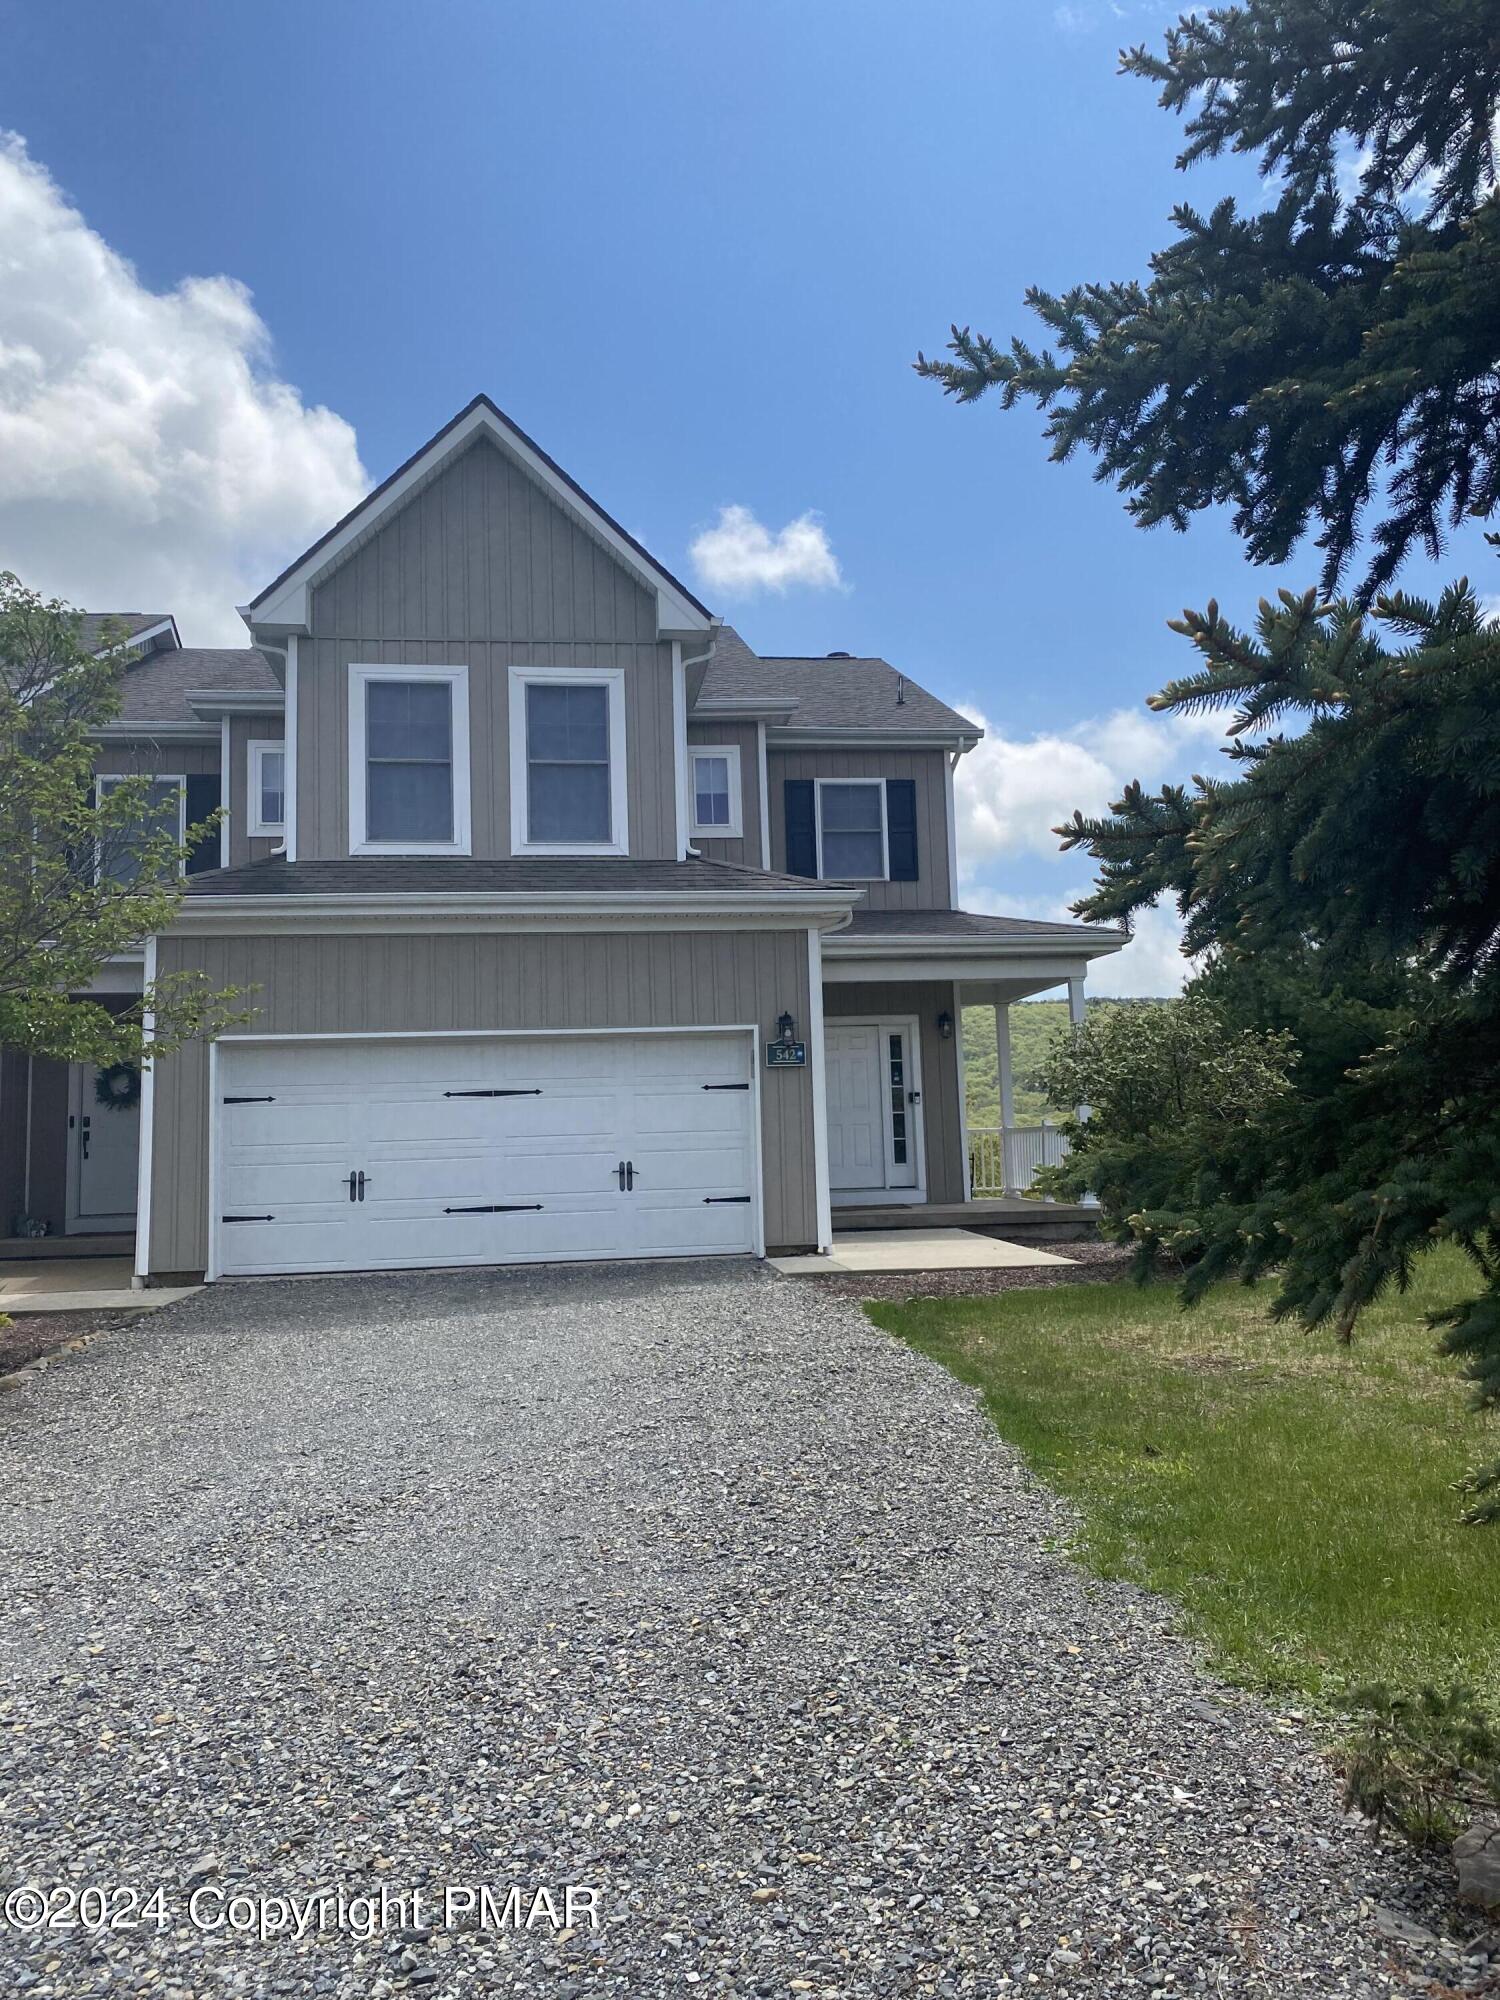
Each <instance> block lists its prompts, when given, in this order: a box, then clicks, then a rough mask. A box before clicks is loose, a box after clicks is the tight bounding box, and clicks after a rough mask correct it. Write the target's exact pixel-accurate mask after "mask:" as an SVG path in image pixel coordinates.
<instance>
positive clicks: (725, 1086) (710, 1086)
mask: <svg viewBox="0 0 1500 2000" xmlns="http://www.w3.org/2000/svg"><path fill="white" fill-rule="evenodd" d="M703 1088H704V1089H705V1090H748V1089H749V1088H750V1086H749V1084H748V1083H705V1084H704V1086H703Z"/></svg>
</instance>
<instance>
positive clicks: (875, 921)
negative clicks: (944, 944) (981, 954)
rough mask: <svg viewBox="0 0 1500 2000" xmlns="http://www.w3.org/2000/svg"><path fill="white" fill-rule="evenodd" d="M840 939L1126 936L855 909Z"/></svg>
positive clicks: (1013, 920) (1008, 920) (1026, 920)
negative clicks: (851, 920) (851, 919)
mask: <svg viewBox="0 0 1500 2000" xmlns="http://www.w3.org/2000/svg"><path fill="white" fill-rule="evenodd" d="M833 936H834V941H835V942H836V941H837V940H838V939H839V938H847V937H859V938H890V939H891V940H892V942H894V941H895V940H897V939H899V938H904V937H911V938H918V937H924V938H954V939H960V938H978V939H983V938H1009V937H1035V938H1075V939H1079V940H1082V939H1086V938H1093V939H1095V940H1096V941H1097V942H1100V943H1104V942H1106V941H1109V940H1112V939H1115V938H1119V939H1120V941H1121V942H1122V943H1123V941H1124V937H1125V933H1124V932H1123V931H1121V930H1117V929H1116V928H1115V926H1114V925H1113V924H1048V923H1040V922H1038V921H1037V920H1036V919H1035V918H1032V917H991V916H980V915H979V914H978V913H977V912H975V911H971V910H864V909H856V910H855V912H854V919H853V922H852V923H851V924H850V925H849V926H848V928H847V929H845V930H841V931H836V932H835V933H834V934H833Z"/></svg>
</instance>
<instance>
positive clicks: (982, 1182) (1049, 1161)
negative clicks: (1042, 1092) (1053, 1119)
mask: <svg viewBox="0 0 1500 2000" xmlns="http://www.w3.org/2000/svg"><path fill="white" fill-rule="evenodd" d="M1067 1151H1068V1142H1067V1140H1066V1139H1065V1138H1064V1137H1063V1135H1062V1133H1061V1132H1059V1131H1058V1129H1057V1127H1056V1126H1055V1125H1049V1124H1047V1123H1046V1122H1045V1121H1043V1123H1042V1124H1040V1125H1005V1126H1001V1125H971V1126H970V1127H969V1175H970V1185H971V1187H972V1188H973V1191H974V1195H975V1197H976V1199H977V1198H980V1197H983V1196H988V1195H1003V1194H1024V1193H1025V1191H1026V1189H1027V1188H1029V1187H1030V1186H1031V1183H1032V1181H1033V1179H1034V1178H1035V1176H1036V1170H1037V1168H1038V1167H1055V1166H1056V1165H1057V1164H1058V1163H1059V1161H1061V1160H1062V1159H1064V1158H1065V1157H1066V1156H1067Z"/></svg>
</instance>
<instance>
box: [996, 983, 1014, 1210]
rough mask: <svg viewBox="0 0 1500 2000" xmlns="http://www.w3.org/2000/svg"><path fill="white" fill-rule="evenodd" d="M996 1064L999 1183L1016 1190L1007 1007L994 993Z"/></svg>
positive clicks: (1010, 1189) (1010, 1190)
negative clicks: (1013, 1163)
mask: <svg viewBox="0 0 1500 2000" xmlns="http://www.w3.org/2000/svg"><path fill="white" fill-rule="evenodd" d="M995 1068H996V1071H997V1073H998V1075H999V1078H1000V1183H1001V1186H1002V1188H1003V1189H1004V1191H1005V1193H1006V1194H1014V1193H1015V1192H1016V1189H1015V1186H1014V1182H1015V1175H1014V1174H1013V1173H1012V1172H1011V1167H1010V1156H1011V1148H1010V1146H1009V1144H1008V1143H1007V1141H1008V1140H1009V1138H1010V1134H1011V1132H1012V1130H1013V1128H1014V1126H1015V1122H1016V1086H1015V1078H1014V1076H1013V1074H1012V1071H1011V1061H1010V1008H1009V1006H1008V1005H1007V1004H1006V1002H1005V1001H1004V1000H1002V999H1001V997H1000V995H999V992H998V990H997V992H996V994H995Z"/></svg>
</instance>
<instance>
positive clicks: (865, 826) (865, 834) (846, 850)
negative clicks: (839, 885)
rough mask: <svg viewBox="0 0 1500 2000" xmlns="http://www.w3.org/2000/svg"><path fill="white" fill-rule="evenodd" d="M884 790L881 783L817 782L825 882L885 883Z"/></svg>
mask: <svg viewBox="0 0 1500 2000" xmlns="http://www.w3.org/2000/svg"><path fill="white" fill-rule="evenodd" d="M888 872H889V870H888V868H887V865H886V837H885V786H884V785H883V784H881V783H880V782H879V781H878V780H875V781H872V782H869V783H867V782H865V781H863V780H854V779H845V778H822V779H820V780H819V781H818V873H819V875H820V876H822V878H823V880H824V881H825V882H883V881H885V879H886V876H887V874H888Z"/></svg>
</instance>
